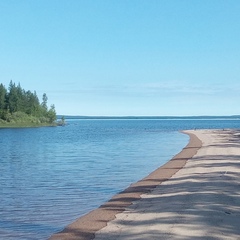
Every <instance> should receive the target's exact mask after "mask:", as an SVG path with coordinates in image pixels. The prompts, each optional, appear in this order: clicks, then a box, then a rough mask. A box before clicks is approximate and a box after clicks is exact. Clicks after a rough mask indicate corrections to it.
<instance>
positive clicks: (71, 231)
mask: <svg viewBox="0 0 240 240" xmlns="http://www.w3.org/2000/svg"><path fill="white" fill-rule="evenodd" d="M185 133H187V134H189V135H190V137H191V140H190V142H189V144H188V145H187V146H186V147H185V148H184V149H183V151H182V152H181V153H179V154H177V155H176V156H175V157H174V158H173V159H172V160H170V161H169V162H168V163H166V164H165V165H163V166H162V167H160V168H159V169H157V170H156V171H154V172H153V173H151V174H150V175H149V176H147V177H146V178H144V179H143V180H141V181H139V182H137V183H134V184H132V185H131V186H130V187H129V188H128V189H126V190H125V191H123V192H122V193H120V194H117V195H116V196H114V197H113V198H112V199H111V200H110V201H109V202H107V203H105V204H103V205H102V206H101V207H100V208H98V209H96V210H94V211H92V212H90V213H89V214H87V215H85V216H83V217H81V218H79V219H78V220H77V221H76V222H74V223H72V224H70V225H69V226H67V227H66V228H65V229H64V230H63V231H62V232H61V233H58V234H55V235H53V236H52V237H51V238H50V239H51V240H54V239H58V240H60V239H61V240H63V239H69V240H70V239H81V240H88V239H95V240H110V239H111V240H114V239H116V240H122V239H124V240H127V239H129V240H140V239H144V240H145V239H240V227H239V224H240V174H239V173H240V131H237V130H197V131H185ZM196 136H197V137H196ZM199 139H200V140H201V141H199ZM94 236H95V238H94Z"/></svg>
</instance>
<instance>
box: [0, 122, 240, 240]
mask: <svg viewBox="0 0 240 240" xmlns="http://www.w3.org/2000/svg"><path fill="white" fill-rule="evenodd" d="M194 128H240V121H237V120H214V121H213V120H205V121H204V120H81V121H80V120H79V121H77V120H75V121H69V125H67V126H66V127H57V128H29V129H0V239H14V240H23V239H24V240H27V239H47V238H48V237H49V236H50V235H51V234H53V233H55V232H58V231H60V230H61V229H62V228H63V227H64V226H65V225H67V224H69V223H70V222H72V221H74V220H75V219H76V218H78V217H79V216H81V215H83V214H85V213H87V212H88V211H90V210H92V209H94V208H96V207H98V206H99V205H101V204H102V203H103V202H105V201H106V200H108V199H109V198H110V197H111V196H112V195H114V194H115V193H117V192H119V191H121V190H123V189H125V188H126V187H127V186H129V184H130V183H132V182H135V181H137V180H139V179H141V178H143V177H145V176H146V175H147V174H149V173H150V172H151V171H153V170H154V169H156V168H157V167H159V166H161V165H162V164H163V163H165V162H166V161H168V160H169V159H171V157H173V156H174V155H175V154H176V153H178V152H179V151H180V150H181V149H182V148H183V147H184V146H185V145H186V144H187V143H188V136H187V135H184V134H181V133H179V132H178V130H182V129H194Z"/></svg>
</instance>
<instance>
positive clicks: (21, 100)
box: [0, 81, 56, 123]
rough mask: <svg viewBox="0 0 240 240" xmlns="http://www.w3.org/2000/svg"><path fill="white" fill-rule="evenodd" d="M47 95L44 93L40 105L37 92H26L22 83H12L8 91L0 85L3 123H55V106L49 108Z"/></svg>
mask: <svg viewBox="0 0 240 240" xmlns="http://www.w3.org/2000/svg"><path fill="white" fill-rule="evenodd" d="M47 100H48V98H47V95H46V94H45V93H44V94H43V97H42V102H41V103H40V101H39V99H38V96H37V93H36V91H34V92H31V91H25V90H24V89H23V88H22V87H21V85H20V83H19V84H18V85H16V84H15V83H13V82H12V81H11V82H10V84H9V87H8V89H6V88H5V86H4V85H3V84H2V83H1V84H0V119H2V120H3V121H7V122H11V121H15V122H17V121H22V122H23V121H24V120H26V121H32V122H36V123H53V122H54V121H55V120H56V111H55V107H54V105H51V107H50V109H48V106H47Z"/></svg>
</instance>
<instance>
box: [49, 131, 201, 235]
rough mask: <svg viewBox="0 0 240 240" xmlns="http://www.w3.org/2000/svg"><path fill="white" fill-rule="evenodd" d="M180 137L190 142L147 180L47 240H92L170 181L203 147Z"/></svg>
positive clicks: (193, 136) (199, 142) (141, 181)
mask: <svg viewBox="0 0 240 240" xmlns="http://www.w3.org/2000/svg"><path fill="white" fill-rule="evenodd" d="M182 133H184V134H187V135H189V137H190V139H189V143H188V144H187V145H186V146H185V147H184V148H183V149H182V151H181V152H179V153H178V154H177V155H175V156H174V157H173V158H172V159H171V160H169V161H168V162H167V163H165V164H164V165H162V166H161V167H159V168H158V169H156V170H155V171H153V172H152V173H150V174H149V175H148V176H147V177H145V178H143V179H142V180H140V181H138V182H136V183H133V184H131V185H130V186H129V187H128V188H127V189H125V190H123V191H122V192H120V193H118V194H116V195H114V196H113V197H112V198H111V199H110V200H109V201H108V202H105V203H104V204H102V205H101V206H100V207H99V208H97V209H95V210H93V211H91V212H89V213H87V214H86V215H84V216H82V217H80V218H78V219H77V220H76V221H74V222H73V223H71V224H69V225H68V226H66V227H65V228H64V229H63V230H62V231H61V232H59V233H55V234H53V235H52V236H51V237H50V238H49V240H59V239H61V240H74V239H78V240H90V239H93V238H94V237H95V233H96V232H97V231H99V230H100V229H102V228H104V227H105V226H106V225H107V223H108V222H109V221H111V220H113V219H115V216H116V215H117V214H119V213H122V212H123V211H125V209H126V208H127V207H128V206H130V205H132V204H133V202H134V201H136V200H139V199H140V198H141V195H142V194H146V193H149V192H151V191H152V190H153V189H155V188H156V187H157V186H158V185H160V184H161V183H162V182H164V181H166V180H168V179H169V178H171V177H172V176H173V175H174V174H175V173H176V172H178V171H179V170H180V169H182V168H183V167H184V166H185V164H186V162H187V160H188V159H190V158H192V157H193V156H194V155H195V154H196V153H197V151H198V149H200V148H201V146H202V142H201V141H200V140H199V138H198V137H197V136H196V135H194V134H192V133H188V132H185V131H182Z"/></svg>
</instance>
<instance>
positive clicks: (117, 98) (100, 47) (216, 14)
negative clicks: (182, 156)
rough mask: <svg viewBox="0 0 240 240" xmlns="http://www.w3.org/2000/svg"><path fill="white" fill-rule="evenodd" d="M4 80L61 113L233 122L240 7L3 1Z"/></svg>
mask: <svg viewBox="0 0 240 240" xmlns="http://www.w3.org/2000/svg"><path fill="white" fill-rule="evenodd" d="M10 80H13V81H14V82H15V83H18V82H20V83H21V86H22V87H23V88H24V89H25V90H31V91H34V90H36V91H37V93H38V95H39V98H40V99H41V96H42V94H43V93H44V92H46V93H47V96H48V100H49V101H48V102H49V105H50V104H52V103H54V104H55V107H56V110H57V113H58V114H65V115H70V114H71V115H91V116H94V115H95V116H96V115H98V116H99V115H102V116H110V115H112V116H126V115H128V116H132V115H137V116H139V115H141V116H149V115H155V116H164V115H168V116H174V115H175V116H176V115H178V116H186V115H234V114H240V1H239V0H224V1H223V0H181V1H180V0H50V1H49V0H41V1H34V0H15V1H14V0H1V1H0V82H1V83H3V84H4V85H5V86H6V87H8V84H9V82H10Z"/></svg>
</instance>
